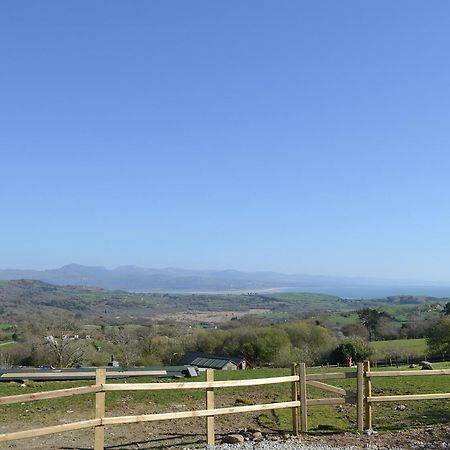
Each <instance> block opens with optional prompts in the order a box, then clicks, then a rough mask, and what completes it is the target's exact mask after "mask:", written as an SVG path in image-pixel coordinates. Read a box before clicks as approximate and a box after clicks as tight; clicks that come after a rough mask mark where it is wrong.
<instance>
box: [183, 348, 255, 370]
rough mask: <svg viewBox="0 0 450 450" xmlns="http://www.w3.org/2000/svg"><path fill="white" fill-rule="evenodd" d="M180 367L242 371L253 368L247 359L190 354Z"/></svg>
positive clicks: (185, 356)
mask: <svg viewBox="0 0 450 450" xmlns="http://www.w3.org/2000/svg"><path fill="white" fill-rule="evenodd" d="M178 365H180V366H197V367H198V368H200V369H218V370H241V369H246V368H248V367H253V366H252V365H251V364H250V363H249V362H248V361H247V360H246V359H245V358H241V357H235V356H223V355H212V354H210V353H198V352H188V353H186V354H185V355H184V356H183V357H182V358H181V359H180V361H178Z"/></svg>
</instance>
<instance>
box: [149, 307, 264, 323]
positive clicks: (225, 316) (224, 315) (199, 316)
mask: <svg viewBox="0 0 450 450" xmlns="http://www.w3.org/2000/svg"><path fill="white" fill-rule="evenodd" d="M267 313H270V309H249V310H247V311H208V312H187V313H185V312H180V313H170V314H160V315H159V316H158V318H162V319H170V320H175V321H177V322H183V323H190V322H200V323H201V322H205V323H223V322H228V321H229V320H231V319H233V318H236V319H240V318H242V317H244V316H248V315H257V314H267Z"/></svg>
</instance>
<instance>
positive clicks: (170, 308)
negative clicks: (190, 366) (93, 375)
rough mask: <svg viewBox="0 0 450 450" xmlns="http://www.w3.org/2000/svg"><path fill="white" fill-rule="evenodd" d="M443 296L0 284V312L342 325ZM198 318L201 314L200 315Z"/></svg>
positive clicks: (420, 310)
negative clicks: (306, 320) (311, 320)
mask: <svg viewBox="0 0 450 450" xmlns="http://www.w3.org/2000/svg"><path fill="white" fill-rule="evenodd" d="M447 301H449V299H448V298H442V299H439V298H434V297H415V296H398V297H388V298H384V299H374V300H360V299H359V300H357V299H342V298H340V297H337V296H332V295H326V294H317V293H289V294H271V295H265V294H264V295H263V294H256V293H253V294H240V295H237V294H228V295H224V294H222V295H215V294H173V293H172V294H158V293H147V294H141V293H139V294H137V293H130V292H125V291H110V290H106V289H102V288H89V287H80V286H71V285H66V286H57V285H52V284H49V283H45V282H42V281H37V280H13V281H0V312H1V314H2V316H3V317H7V316H9V315H15V316H17V315H19V316H26V315H28V314H30V313H33V314H37V313H56V312H58V311H60V312H69V313H72V314H77V316H78V317H79V318H86V319H89V320H96V319H107V320H108V321H114V320H115V319H117V320H118V321H120V322H122V321H124V320H130V319H131V321H136V320H139V319H144V318H175V319H180V318H181V319H183V320H191V319H192V318H195V317H196V315H198V314H200V316H198V317H197V321H204V320H207V321H208V317H209V316H208V314H209V313H211V312H217V313H225V312H227V313H228V320H229V319H230V318H231V317H233V315H238V316H241V315H242V314H245V313H253V314H259V315H263V316H265V317H272V318H275V319H276V318H277V319H280V320H281V319H283V320H284V319H292V318H293V317H295V316H297V317H311V316H317V315H321V316H323V317H324V318H326V319H327V320H328V321H331V323H333V322H334V323H339V322H340V321H342V320H344V321H346V320H347V319H346V317H348V315H349V314H353V315H354V311H357V310H358V309H361V308H364V307H369V308H377V309H380V310H384V311H386V312H387V313H389V314H390V315H392V316H394V317H395V318H396V319H397V320H399V321H408V320H409V318H411V317H413V318H414V317H419V316H421V317H426V316H435V315H437V314H438V312H439V308H438V305H439V304H443V303H446V302H447ZM202 314H203V315H202Z"/></svg>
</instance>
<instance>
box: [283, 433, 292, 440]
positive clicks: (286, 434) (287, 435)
mask: <svg viewBox="0 0 450 450" xmlns="http://www.w3.org/2000/svg"><path fill="white" fill-rule="evenodd" d="M290 437H291V435H290V434H289V433H283V439H289V438H290Z"/></svg>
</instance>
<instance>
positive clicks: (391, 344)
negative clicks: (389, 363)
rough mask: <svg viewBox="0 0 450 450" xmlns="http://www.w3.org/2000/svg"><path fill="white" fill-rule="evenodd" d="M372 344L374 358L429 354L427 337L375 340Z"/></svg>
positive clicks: (411, 356)
mask: <svg viewBox="0 0 450 450" xmlns="http://www.w3.org/2000/svg"><path fill="white" fill-rule="evenodd" d="M370 346H371V347H372V348H373V350H374V354H373V356H372V358H373V359H385V358H395V357H396V356H397V357H398V358H399V359H406V358H407V357H409V358H423V357H424V356H425V355H427V342H426V339H395V340H392V341H375V342H371V343H370Z"/></svg>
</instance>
